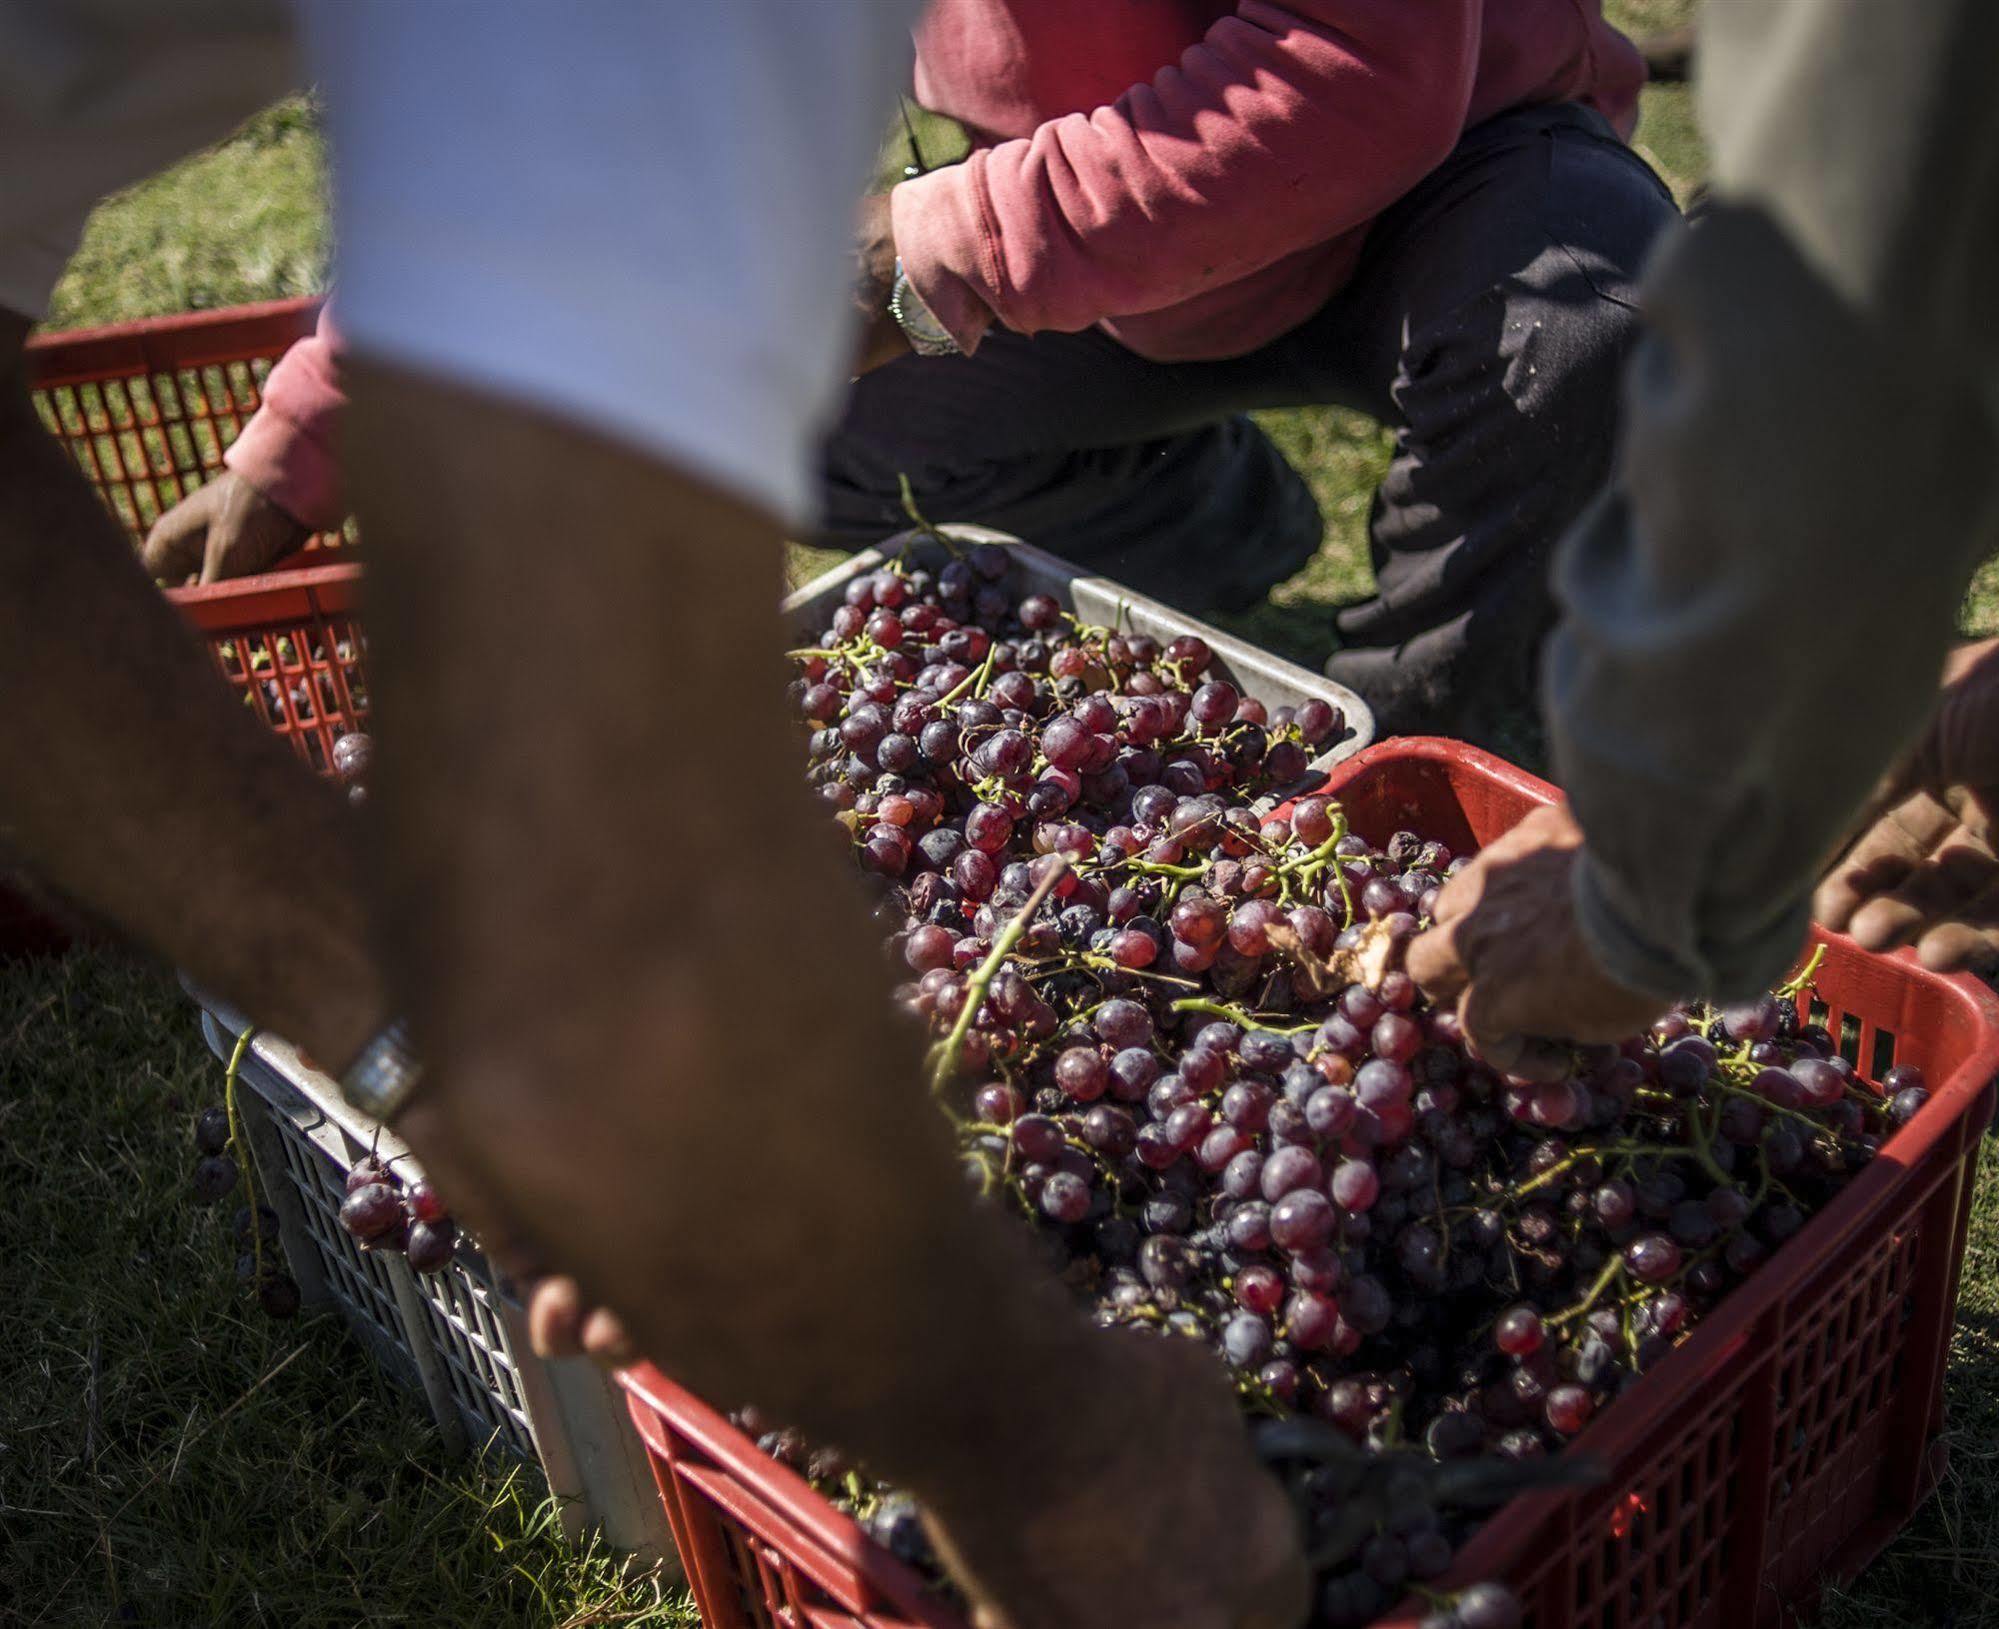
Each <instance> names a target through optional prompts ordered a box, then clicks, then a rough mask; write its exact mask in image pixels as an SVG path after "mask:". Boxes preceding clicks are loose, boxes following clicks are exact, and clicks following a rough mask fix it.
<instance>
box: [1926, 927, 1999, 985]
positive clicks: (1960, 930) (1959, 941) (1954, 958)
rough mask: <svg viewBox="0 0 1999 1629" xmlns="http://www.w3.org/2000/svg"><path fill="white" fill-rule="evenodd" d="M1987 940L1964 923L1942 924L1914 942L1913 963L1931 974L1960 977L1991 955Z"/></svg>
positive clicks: (1985, 936) (1989, 944)
mask: <svg viewBox="0 0 1999 1629" xmlns="http://www.w3.org/2000/svg"><path fill="white" fill-rule="evenodd" d="M1992 948H1993V947H1992V941H1991V939H1990V937H1989V936H1988V935H1986V934H1984V933H1981V932H1979V931H1978V929H1976V928H1974V927H1972V926H1971V925H1970V924H1969V923H1965V922H1944V923H1941V924H1939V925H1938V926H1936V927H1933V928H1931V929H1930V930H1929V931H1928V932H1927V933H1925V934H1924V935H1923V936H1922V938H1920V939H1919V940H1917V941H1916V960H1917V961H1919V962H1921V963H1922V964H1923V966H1925V967H1927V968H1928V969H1929V970H1930V971H1931V972H1932V973H1962V972H1963V971H1964V970H1965V969H1966V968H1967V967H1970V966H1972V965H1974V964H1975V963H1977V962H1978V961H1979V960H1980V959H1981V958H1982V957H1985V956H1989V955H1990V954H1991V953H1992Z"/></svg>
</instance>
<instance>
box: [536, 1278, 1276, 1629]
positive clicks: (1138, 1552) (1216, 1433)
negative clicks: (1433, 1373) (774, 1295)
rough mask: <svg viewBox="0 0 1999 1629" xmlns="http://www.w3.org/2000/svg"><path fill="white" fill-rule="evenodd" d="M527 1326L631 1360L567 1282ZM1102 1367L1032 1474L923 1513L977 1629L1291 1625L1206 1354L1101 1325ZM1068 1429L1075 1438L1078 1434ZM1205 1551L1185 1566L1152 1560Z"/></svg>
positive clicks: (1267, 1512)
mask: <svg viewBox="0 0 1999 1629" xmlns="http://www.w3.org/2000/svg"><path fill="white" fill-rule="evenodd" d="M528 1322H529V1328H530V1331H531V1334H532V1338H533V1341H534V1345H535V1350H536V1351H537V1352H539V1353H541V1354H542V1355H543V1356H545V1357H576V1356H579V1355H588V1356H590V1357H593V1358H595V1359H596V1360H597V1361H598V1362H600V1363H604V1364H609V1365H619V1364H626V1363H631V1362H634V1361H635V1360H636V1358H637V1356H638V1353H637V1351H636V1350H635V1348H634V1347H633V1346H632V1343H631V1340H630V1338H629V1336H628V1335H627V1334H626V1331H625V1328H624V1325H623V1323H622V1322H621V1321H620V1320H619V1319H618V1318H617V1316H616V1315H615V1314H614V1313H612V1312H610V1311H609V1310H608V1309H606V1308H603V1307H592V1306H590V1305H589V1304H588V1303H587V1302H586V1301H585V1300H584V1298H583V1296H582V1293H581V1291H580V1290H579V1289H578V1288H577V1285H576V1282H575V1280H573V1279H570V1278H561V1277H557V1278H548V1279H543V1280H542V1281H540V1282H539V1283H538V1284H536V1285H535V1286H534V1289H533V1291H532V1293H531V1294H530V1297H529V1310H528ZM1091 1338H1092V1339H1093V1340H1094V1341H1097V1342H1100V1343H1101V1344H1102V1346H1103V1348H1104V1351H1103V1354H1102V1355H1103V1357H1104V1358H1105V1359H1106V1361H1107V1362H1108V1363H1110V1364H1111V1365H1112V1367H1111V1370H1110V1373H1109V1375H1108V1376H1107V1380H1111V1381H1114V1382H1115V1383H1114V1384H1106V1385H1105V1386H1103V1387H1102V1388H1100V1389H1097V1390H1096V1391H1095V1392H1094V1393H1093V1395H1092V1397H1091V1400H1090V1402H1089V1405H1088V1408H1087V1415H1088V1420H1087V1424H1085V1422H1084V1420H1083V1419H1082V1417H1081V1416H1080V1415H1079V1416H1078V1417H1077V1418H1076V1419H1074V1420H1067V1421H1052V1422H1051V1429H1052V1431H1053V1432H1054V1433H1056V1435H1054V1436H1052V1437H1051V1439H1050V1440H1049V1442H1048V1443H1047V1445H1046V1448H1047V1453H1046V1457H1045V1458H1044V1459H1042V1460H1040V1461H1038V1464H1037V1468H1038V1469H1039V1470H1040V1471H1041V1472H1043V1473H1044V1474H1042V1475H1040V1476H1038V1477H1037V1478H1036V1479H1035V1481H1034V1483H1033V1484H1032V1485H1031V1486H1028V1487H1023V1488H1020V1489H1018V1490H1014V1489H1009V1488H1007V1487H1005V1486H1004V1485H1003V1484H999V1483H994V1484H988V1485H986V1486H984V1487H979V1488H970V1489H967V1490H965V1494H966V1496H965V1498H964V1500H963V1501H962V1506H961V1507H955V1506H954V1510H953V1513H952V1514H951V1515H950V1516H948V1517H945V1516H942V1515H940V1514H938V1513H935V1512H932V1514H931V1515H930V1517H929V1526H930V1531H931V1536H932V1538H933V1540H934V1541H935V1543H936V1545H937V1548H938V1551H939V1554H940V1556H941V1557H942V1558H943V1559H944V1561H945V1562H946V1564H947V1565H948V1566H949V1568H950V1570H951V1572H952V1575H953V1576H954V1577H955V1578H956V1579H957V1580H958V1581H959V1583H960V1584H962V1585H963V1586H964V1587H965V1588H966V1590H967V1591H968V1593H970V1594H971V1595H972V1597H973V1600H974V1603H975V1611H974V1614H973V1621H974V1623H975V1625H976V1626H977V1629H1065V1626H1068V1625H1074V1626H1075V1629H1095V1626H1096V1625H1098V1624H1104V1623H1112V1622H1131V1623H1145V1624H1154V1625H1158V1626H1160V1629H1291V1626H1292V1625H1295V1624H1297V1623H1299V1622H1301V1621H1302V1620H1303V1618H1304V1615H1305V1604H1306V1599H1307V1591H1308V1589H1309V1572H1308V1570H1307V1568H1306V1566H1305V1561H1304V1556H1303V1553H1302V1550H1301V1547H1300V1538H1299V1527H1298V1519H1297V1517H1296V1515H1295V1514H1294V1513H1293V1511H1292V1509H1291V1506H1290V1503H1289V1501H1288V1500H1287V1499H1286V1497H1285V1495H1284V1493H1283V1491H1282V1490H1281V1489H1280V1488H1279V1487H1278V1485H1277V1482H1276V1481H1275V1479H1274V1478H1272V1477H1271V1476H1270V1474H1269V1473H1268V1472H1267V1471H1265V1470H1264V1469H1263V1467H1262V1466H1261V1465H1259V1464H1258V1463H1257V1461H1256V1460H1255V1458H1254V1457H1253V1455H1252V1454H1251V1452H1250V1446H1249V1437H1248V1435H1247V1433H1246V1432H1245V1430H1244V1428H1243V1421H1242V1416H1241V1414H1240V1412H1239V1411H1238V1410H1237V1409H1236V1408H1235V1406H1234V1404H1233V1402H1232V1401H1231V1400H1230V1399H1229V1397H1228V1396H1227V1394H1226V1392H1225V1391H1224V1389H1223V1388H1222V1386H1221V1384H1220V1378H1219V1375H1218V1374H1217V1373H1216V1371H1215V1369H1214V1363H1213V1359H1212V1357H1211V1356H1209V1355H1208V1354H1207V1353H1205V1352H1202V1351H1199V1350H1196V1349H1194V1348H1193V1347H1191V1346H1186V1345H1182V1344H1181V1343H1179V1342H1176V1341H1169V1340H1158V1339H1148V1338H1144V1337H1136V1336H1128V1335H1119V1334H1112V1333H1110V1332H1108V1331H1105V1332H1098V1333H1096V1334H1094V1335H1093V1336H1092V1337H1091ZM1079 1431H1081V1432H1083V1433H1084V1434H1085V1436H1086V1437H1087V1439H1088V1440H1087V1441H1085V1440H1083V1439H1082V1438H1079V1437H1078V1436H1077V1433H1078V1432H1079ZM1174 1555H1185V1556H1196V1557H1202V1558H1206V1559H1204V1560H1203V1561H1202V1563H1201V1564H1200V1565H1199V1566H1197V1567H1194V1568H1192V1569H1191V1570H1190V1571H1188V1572H1183V1571H1182V1570H1181V1569H1179V1568H1178V1567H1176V1566H1173V1565H1171V1564H1163V1563H1162V1561H1161V1559H1160V1558H1161V1557H1163V1556H1174Z"/></svg>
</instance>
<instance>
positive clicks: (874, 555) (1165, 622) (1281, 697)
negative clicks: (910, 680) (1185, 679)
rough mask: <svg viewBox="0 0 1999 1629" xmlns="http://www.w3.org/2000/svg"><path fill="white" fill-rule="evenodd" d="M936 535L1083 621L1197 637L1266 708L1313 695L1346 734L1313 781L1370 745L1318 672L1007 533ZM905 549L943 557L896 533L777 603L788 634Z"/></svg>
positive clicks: (1227, 674)
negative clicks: (1011, 573) (996, 549)
mask: <svg viewBox="0 0 1999 1629" xmlns="http://www.w3.org/2000/svg"><path fill="white" fill-rule="evenodd" d="M936 530H937V531H939V532H941V533H943V534H944V535H945V536H946V537H948V538H950V539H951V540H952V542H954V543H959V544H970V543H998V544H1002V545H1004V546H1005V547H1006V548H1008V549H1010V550H1011V551H1012V552H1013V556H1014V561H1015V569H1016V573H1017V576H1016V582H1015V586H1016V587H1019V588H1020V589H1021V590H1023V591H1024V592H1026V593H1031V594H1052V595H1054V597H1055V598H1056V599H1057V600H1059V601H1060V602H1061V604H1062V606H1063V608H1064V609H1065V610H1068V611H1070V612H1073V613H1074V614H1075V615H1076V616H1078V617H1081V618H1082V619H1083V620H1084V621H1085V622H1091V623H1096V624H1098V625H1099V626H1102V627H1117V628H1123V629H1127V630H1129V631H1131V632H1133V633H1142V634H1150V635H1151V636H1152V637H1153V638H1155V639H1157V640H1158V641H1159V642H1160V643H1161V644H1165V643H1167V642H1168V641H1170V640H1174V639H1177V638H1179V637H1180V635H1182V634H1198V635H1199V636H1200V637H1201V638H1202V639H1205V640H1206V641H1207V642H1208V646H1209V648H1210V649H1212V650H1213V651H1214V653H1215V667H1214V672H1215V674H1216V675H1217V676H1218V677H1221V678H1225V679H1227V680H1228V681H1229V682H1230V683H1232V684H1233V685H1234V686H1235V687H1236V688H1237V689H1238V690H1240V691H1241V692H1242V693H1243V694H1244V695H1248V696H1254V697H1255V698H1256V699H1257V700H1258V701H1260V702H1262V703H1263V704H1264V705H1265V706H1266V707H1295V706H1297V705H1298V703H1300V702H1301V701H1307V700H1310V699H1312V698H1314V697H1316V698H1318V699H1319V700H1321V701H1324V702H1326V703H1328V704H1329V705H1331V706H1333V707H1337V708H1338V709H1339V710H1340V712H1341V713H1342V714H1343V715H1344V716H1345V718H1346V733H1345V734H1344V735H1343V736H1342V737H1341V738H1340V739H1339V740H1337V741H1335V742H1334V743H1333V744H1332V745H1331V746H1330V747H1328V748H1327V749H1326V750H1325V751H1324V752H1322V753H1320V754H1319V756H1318V757H1316V758H1314V759H1313V760H1312V763H1311V767H1310V770H1309V771H1308V773H1309V775H1310V777H1311V778H1312V779H1313V780H1318V779H1321V778H1322V777H1323V776H1324V775H1325V773H1326V771H1328V770H1329V769H1331V768H1332V766H1333V765H1334V764H1336V763H1338V762H1339V761H1340V760H1341V759H1342V758H1350V757H1352V756H1353V755H1354V754H1355V753H1356V752H1359V751H1360V750H1361V748H1363V747H1365V746H1368V745H1370V744H1371V743H1372V742H1373V740H1374V710H1373V709H1372V708H1370V707H1369V706H1368V704H1367V703H1366V702H1365V701H1363V700H1362V699H1361V698H1360V697H1359V696H1358V695H1356V694H1355V693H1354V692H1353V691H1351V690H1349V689H1348V688H1347V687H1346V686H1345V685H1343V684H1336V683H1335V682H1334V681H1333V680H1331V679H1329V678H1327V677H1326V676H1325V675H1324V674H1322V673H1313V672H1311V671H1310V670H1309V669H1307V668H1302V667H1300V666H1299V665H1298V664H1297V663H1296V662H1287V661H1285V660H1284V658H1283V657H1281V656H1273V655H1271V653H1270V652H1269V651H1267V650H1262V649H1259V648H1258V647H1257V646H1255V645H1252V644H1250V643H1249V642H1248V641H1247V640H1244V639H1238V638H1236V636H1235V635H1234V634H1229V633H1223V632H1222V630H1221V629H1219V628H1214V627H1210V626H1209V625H1208V624H1207V623H1205V622H1203V621H1201V620H1200V618H1198V617H1192V616H1188V615H1187V614H1186V613H1185V612H1183V611H1176V610H1174V609H1173V608H1172V607H1171V606H1170V605H1163V604H1161V603H1160V602H1159V601H1158V600H1155V599H1153V598H1151V597H1150V596H1149V595H1145V594H1141V593H1139V592H1138V591H1137V590H1136V589H1133V588H1126V587H1125V586H1124V585H1123V584H1122V583H1119V582H1116V581H1114V580H1113V579H1111V578H1109V577H1092V576H1089V575H1087V574H1086V573H1084V572H1081V571H1078V570H1077V569H1076V568H1075V567H1074V566H1072V565H1070V564H1069V563H1068V562H1067V561H1066V560H1060V559H1057V558H1056V557H1055V556H1054V555H1052V554H1050V553H1048V552H1047V550H1045V549H1037V548H1036V547H1035V546H1034V545H1033V544H1032V543H1024V542H1022V541H1021V540H1020V539H1019V538H1017V537H1014V536H1013V535H1011V534H1010V533H1007V532H996V531H993V530H991V529H990V528H988V527H984V526H963V525H947V526H939V527H937V528H936ZM905 547H907V548H908V550H909V552H910V554H911V556H912V557H913V558H915V559H917V560H920V561H921V562H922V563H923V564H924V565H925V566H930V567H934V566H936V565H937V564H939V563H940V562H942V561H943V560H944V559H945V558H946V557H947V554H946V550H945V549H944V548H943V546H942V545H940V544H938V543H937V542H935V541H934V540H932V539H931V538H929V537H928V536H927V535H926V534H924V533H921V532H915V531H909V532H899V533H897V534H896V535H895V536H894V537H891V538H888V539H886V540H885V541H884V542H883V543H882V544H881V545H880V546H879V547H877V548H872V549H868V550H865V551H864V552H862V553H860V554H857V555H855V556H854V557H853V558H852V559H851V560H847V561H845V562H843V563H842V564H840V565H838V566H835V567H834V568H833V569H832V570H831V571H828V572H826V573H825V574H823V575H822V576H819V577H815V578H813V580H812V581H811V582H809V583H806V584H805V585H804V586H803V587H802V588H799V589H798V590H796V591H795V592H794V593H792V594H791V595H789V596H788V597H787V598H786V599H785V601H784V612H785V616H786V618H787V621H788V624H789V626H790V628H791V631H792V634H793V636H794V637H797V638H803V639H810V638H812V637H814V636H816V635H817V634H818V633H820V632H821V630H823V629H824V628H825V626H826V620H827V618H828V617H830V616H831V615H832V614H833V608H834V607H835V606H836V605H838V604H839V603H840V601H841V596H842V595H844V594H845V593H846V591H847V584H848V582H849V581H850V580H852V579H853V578H854V577H857V576H859V575H860V574H861V573H862V572H866V571H873V570H874V569H875V568H876V567H877V566H880V565H884V564H886V563H887V562H888V561H889V560H891V559H893V558H895V556H896V555H898V554H899V553H901V552H902V551H903V549H904V548H905Z"/></svg>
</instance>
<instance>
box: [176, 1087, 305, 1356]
mask: <svg viewBox="0 0 1999 1629" xmlns="http://www.w3.org/2000/svg"><path fill="white" fill-rule="evenodd" d="M234 1140H235V1139H234V1136H233V1134H232V1132H231V1129H230V1124H229V1111H228V1110H227V1109H224V1108H220V1107H211V1108H206V1109H203V1110H202V1111H201V1112H200V1113H199V1114H197V1115H196V1116H195V1117H194V1146H195V1152H196V1155H197V1158H196V1160H195V1163H194V1175H193V1179H192V1181H191V1184H190V1186H192V1188H193V1190H194V1197H195V1198H196V1199H197V1200H199V1201H200V1202H201V1203H202V1204H204V1205H218V1204H220V1203H221V1202H222V1201H223V1200H225V1199H227V1198H228V1197H229V1196H230V1195H231V1194H232V1193H234V1192H235V1191H236V1187H237V1184H238V1182H240V1181H241V1173H240V1172H239V1171H238V1169H237V1166H236V1161H235V1159H234V1157H233V1156H232V1155H231V1153H230V1149H231V1147H232V1146H233V1145H234ZM230 1239H231V1242H232V1243H233V1244H234V1245H235V1247H236V1252H237V1254H236V1277H237V1279H238V1280H239V1281H240V1282H241V1283H243V1284H245V1285H247V1286H248V1287H249V1290H250V1293H251V1294H252V1295H253V1296H255V1297H256V1301H257V1305H258V1307H259V1308H260V1309H261V1310H262V1311H263V1312H264V1314H265V1315H266V1316H268V1317H271V1318H279V1319H283V1318H291V1317H295V1316H297V1314H298V1309H299V1289H298V1283H297V1281H296V1280H295V1279H293V1278H292V1276H291V1274H289V1273H287V1272H286V1271H285V1270H284V1257H283V1255H282V1254H281V1253H280V1251H279V1250H278V1217H277V1212H275V1211H273V1210H272V1209H271V1208H270V1207H269V1206H268V1205H255V1206H252V1205H239V1206H238V1207H237V1209H236V1214H235V1216H234V1217H233V1218H232V1220H231V1223H230Z"/></svg>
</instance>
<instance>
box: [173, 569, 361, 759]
mask: <svg viewBox="0 0 1999 1629" xmlns="http://www.w3.org/2000/svg"><path fill="white" fill-rule="evenodd" d="M360 592H361V568H360V567H359V566H356V565H331V566H313V567H308V568H306V569H303V570H299V571H278V572H271V573H269V574H267V575H265V576H262V577H239V578H238V579H237V580H236V581H234V582H230V583H215V584H212V585H211V586H209V587H207V588H177V589H173V590H171V591H170V592H169V593H168V595H167V598H168V599H169V600H171V601H172V602H173V603H174V605H175V606H176V607H177V608H178V609H179V611H180V613H181V615H182V616H183V617H185V618H186V619H187V621H188V622H189V623H190V624H191V625H192V626H193V627H194V628H195V630H196V631H197V632H198V633H200V634H201V636H202V638H203V640H204V641H205V642H206V643H207V645H208V649H209V653H210V654H211V655H212V656H213V657H214V659H215V665H216V668H217V669H218V670H219V671H220V672H221V674H222V677H223V678H224V679H225V680H226V681H227V682H228V683H229V684H230V685H231V686H232V687H233V688H234V689H235V691H236V692H237V694H238V695H239V696H240V697H241V698H242V701H243V705H244V706H246V707H248V708H249V709H250V710H251V711H252V712H254V713H255V714H256V715H257V717H258V718H259V719H261V720H262V721H263V722H264V724H265V725H266V726H268V727H269V728H270V730H271V731H272V733H273V734H276V735H279V736H282V737H283V738H284V739H285V740H287V741H289V742H290V743H291V744H292V746H293V748H294V749H295V750H296V751H297V752H298V754H299V756H300V757H301V758H303V759H305V761H306V762H307V763H309V764H311V765H312V767H313V768H314V769H316V770H320V771H324V770H326V769H327V768H328V767H329V764H330V762H331V755H332V751H333V743H334V742H335V741H336V740H338V739H339V738H340V737H341V736H342V735H344V734H346V733H347V732H348V731H349V730H352V729H357V728H359V727H361V726H362V725H364V724H365V723H366V722H367V718H368V683H367V677H366V674H365V671H364V667H365V658H366V654H367V642H366V640H365V639H364V638H363V637H362V633H361V624H360V621H359V619H358V618H357V617H356V615H355V609H356V605H357V602H358V600H359V597H360Z"/></svg>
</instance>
